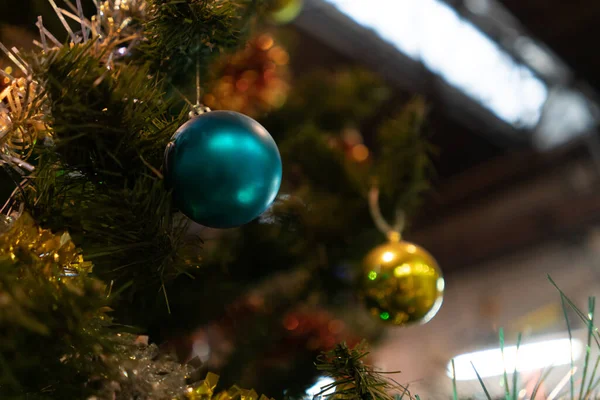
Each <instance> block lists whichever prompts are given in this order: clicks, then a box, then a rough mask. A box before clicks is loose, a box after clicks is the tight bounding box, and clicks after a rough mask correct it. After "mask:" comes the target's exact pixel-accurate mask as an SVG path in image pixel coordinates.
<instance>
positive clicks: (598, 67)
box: [501, 0, 600, 91]
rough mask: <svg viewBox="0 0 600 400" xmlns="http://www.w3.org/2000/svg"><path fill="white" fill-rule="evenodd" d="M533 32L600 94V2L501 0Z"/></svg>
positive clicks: (577, 75)
mask: <svg viewBox="0 0 600 400" xmlns="http://www.w3.org/2000/svg"><path fill="white" fill-rule="evenodd" d="M501 3H502V4H503V5H504V6H505V7H507V8H508V9H509V11H510V12H511V13H512V14H513V15H514V16H515V17H516V18H517V19H518V20H519V21H520V22H521V23H522V24H523V25H524V26H525V27H526V28H527V29H528V30H529V31H530V32H531V34H532V35H533V36H535V37H536V38H538V39H539V40H540V41H542V42H544V43H545V44H546V45H547V46H548V47H550V48H551V49H552V50H554V52H556V54H557V55H558V56H559V57H561V58H562V59H563V60H564V61H565V62H566V63H567V64H568V65H569V66H570V67H571V68H572V69H573V71H574V73H575V76H576V77H577V78H579V79H582V80H584V81H587V82H588V83H589V84H590V85H592V86H593V87H594V89H596V90H597V91H600V52H599V51H598V48H599V45H598V39H600V23H599V22H600V2H598V1H595V0H569V1H564V0H501Z"/></svg>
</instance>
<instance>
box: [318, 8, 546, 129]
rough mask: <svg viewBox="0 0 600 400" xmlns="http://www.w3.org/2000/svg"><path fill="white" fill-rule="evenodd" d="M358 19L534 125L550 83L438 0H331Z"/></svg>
mask: <svg viewBox="0 0 600 400" xmlns="http://www.w3.org/2000/svg"><path fill="white" fill-rule="evenodd" d="M327 1H328V2H329V3H331V4H333V5H335V6H336V7H337V8H338V9H339V10H340V11H341V12H342V13H344V14H346V15H347V16H349V17H350V18H352V19H353V20H355V21H356V22H357V23H359V24H361V25H363V26H365V27H368V28H371V29H373V30H374V31H375V32H376V33H377V34H378V35H379V36H380V37H381V38H383V39H384V40H386V41H388V42H390V43H391V44H393V45H394V46H395V47H396V48H397V49H399V50H400V51H402V52H403V53H405V54H407V55H408V56H409V57H411V58H413V59H415V60H420V61H421V62H423V64H425V65H426V66H427V67H428V68H429V69H430V70H431V71H433V72H435V73H437V74H439V75H440V76H441V77H443V78H444V79H445V80H446V81H447V82H448V83H449V84H451V85H453V86H455V87H457V88H458V89H460V90H462V91H463V92H464V93H466V94H467V95H469V96H470V97H472V98H474V99H475V100H476V101H478V102H480V103H481V104H482V105H483V106H484V107H486V108H487V109H489V110H490V111H492V112H493V113H494V114H495V115H496V116H498V117H499V118H500V119H502V120H504V121H506V122H507V123H509V124H511V125H513V126H516V127H523V128H532V127H534V126H535V125H536V124H537V122H538V120H539V118H540V115H541V112H542V106H543V105H544V102H545V101H546V97H547V94H548V93H547V92H548V91H547V87H546V85H545V84H544V83H543V82H542V81H541V80H540V79H538V78H537V77H536V76H535V75H534V74H533V72H532V71H531V69H529V68H528V67H526V66H525V65H522V64H519V63H517V62H516V61H515V60H514V59H513V58H511V57H510V55H509V54H508V53H506V52H505V51H504V50H502V49H501V48H500V47H499V46H498V45H497V44H496V43H494V42H493V41H492V40H491V39H490V38H489V37H487V36H486V35H484V34H483V33H482V32H481V31H480V30H479V29H477V28H476V27H475V26H474V25H473V24H471V23H470V22H468V21H467V20H465V19H463V18H461V17H460V16H459V15H458V14H457V13H456V11H454V10H453V9H452V8H451V7H450V6H448V5H446V4H445V3H443V2H441V1H439V0H369V1H366V0H327Z"/></svg>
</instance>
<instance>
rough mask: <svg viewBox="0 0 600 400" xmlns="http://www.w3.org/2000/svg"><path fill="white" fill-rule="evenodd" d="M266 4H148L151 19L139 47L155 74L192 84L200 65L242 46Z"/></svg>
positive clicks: (153, 0)
mask: <svg viewBox="0 0 600 400" xmlns="http://www.w3.org/2000/svg"><path fill="white" fill-rule="evenodd" d="M263 1H264V0H183V1H179V0H149V4H150V12H149V14H150V16H149V19H148V21H146V23H145V25H144V32H143V35H144V37H145V39H146V40H145V41H144V42H143V43H142V44H141V45H140V46H139V50H140V51H141V53H142V54H143V58H144V59H145V60H147V61H149V62H150V64H151V65H152V68H153V70H154V71H158V72H160V73H162V74H164V75H165V76H169V77H171V79H173V80H177V81H179V82H180V83H181V82H182V81H187V82H189V80H188V78H189V77H190V74H191V73H193V72H195V70H196V65H197V63H200V65H201V66H202V67H206V66H207V65H208V64H209V63H210V62H211V61H212V60H213V59H214V56H215V55H217V54H219V53H222V52H225V51H229V50H232V49H235V48H237V47H239V46H240V44H241V43H243V42H244V41H243V37H245V36H246V34H247V32H248V30H249V29H250V28H251V25H252V21H253V19H254V17H255V16H256V12H257V10H258V8H259V6H260V5H261V4H262V2H263Z"/></svg>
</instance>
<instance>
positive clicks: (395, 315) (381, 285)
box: [363, 241, 444, 325]
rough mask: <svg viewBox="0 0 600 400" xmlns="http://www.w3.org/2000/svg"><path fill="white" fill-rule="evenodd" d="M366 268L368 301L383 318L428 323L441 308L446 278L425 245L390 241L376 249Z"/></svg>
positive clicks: (397, 321)
mask: <svg viewBox="0 0 600 400" xmlns="http://www.w3.org/2000/svg"><path fill="white" fill-rule="evenodd" d="M363 268H364V272H363V274H364V277H363V295H364V300H365V304H366V306H367V309H368V310H369V311H370V312H371V313H372V314H373V315H374V316H376V317H377V318H378V319H379V320H381V321H383V322H385V323H390V324H394V325H406V324H411V323H421V324H424V323H426V322H428V321H429V320H431V318H433V317H434V315H435V314H436V313H437V312H438V311H439V309H440V307H441V305H442V300H443V295H444V278H443V277H442V271H441V270H440V268H439V266H438V264H437V262H436V261H435V259H434V258H433V256H432V255H431V254H429V253H428V252H427V251H426V250H425V249H423V248H422V247H419V246H417V245H415V244H412V243H409V242H405V241H390V242H389V243H386V244H384V245H381V246H378V247H376V248H375V249H373V250H372V251H371V252H370V253H369V254H368V255H367V256H366V257H365V259H364V261H363Z"/></svg>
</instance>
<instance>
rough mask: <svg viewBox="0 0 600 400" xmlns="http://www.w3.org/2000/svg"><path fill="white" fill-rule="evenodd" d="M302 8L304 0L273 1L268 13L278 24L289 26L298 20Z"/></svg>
mask: <svg viewBox="0 0 600 400" xmlns="http://www.w3.org/2000/svg"><path fill="white" fill-rule="evenodd" d="M302 6H303V0H271V1H270V4H269V6H268V7H267V12H268V14H269V18H270V19H271V20H272V21H273V22H275V23H276V24H287V23H288V22H292V21H293V20H294V19H296V17H297V16H298V15H299V14H300V11H302Z"/></svg>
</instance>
